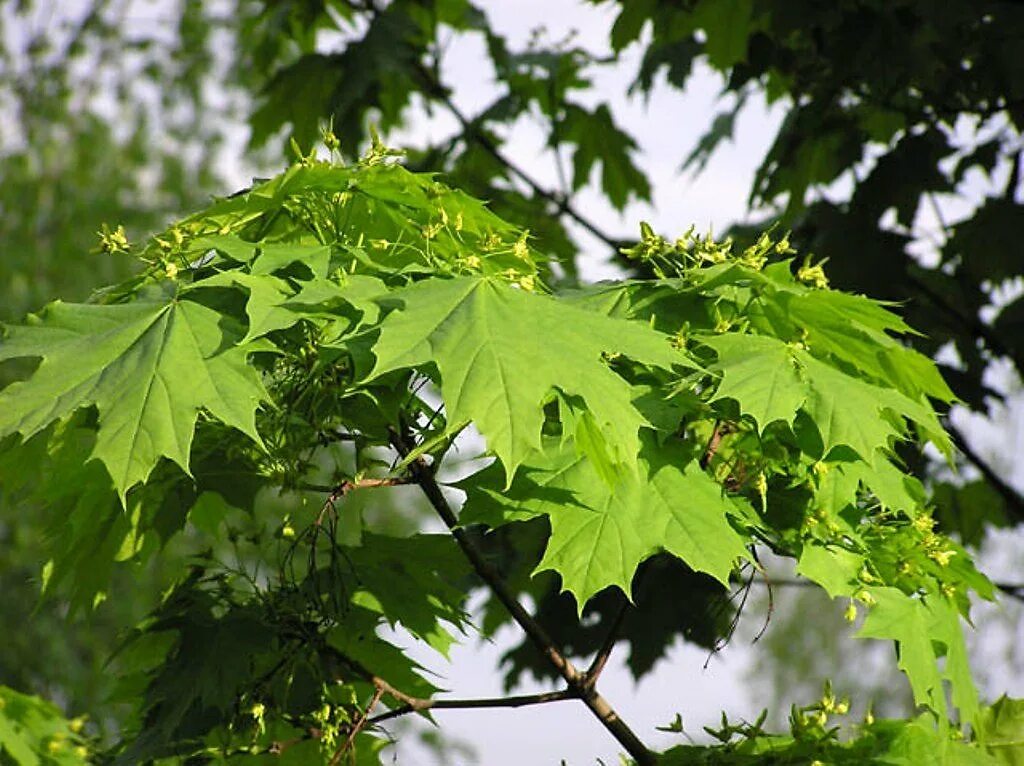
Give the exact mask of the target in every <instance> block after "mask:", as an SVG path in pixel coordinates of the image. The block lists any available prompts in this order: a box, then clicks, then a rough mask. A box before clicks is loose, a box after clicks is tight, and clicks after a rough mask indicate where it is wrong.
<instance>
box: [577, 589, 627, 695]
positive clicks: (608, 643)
mask: <svg viewBox="0 0 1024 766" xmlns="http://www.w3.org/2000/svg"><path fill="white" fill-rule="evenodd" d="M630 606H631V604H630V603H629V599H628V598H626V597H625V596H623V600H622V606H621V607H620V608H619V611H618V614H616V615H615V619H614V620H612V624H611V626H610V627H609V628H608V634H607V635H606V636H605V637H604V641H603V642H602V644H601V647H600V648H599V649H598V650H597V654H595V655H594V659H593V660H592V661H591V663H590V667H589V668H587V671H586V672H585V673H584V674H583V676H584V678H583V683H584V685H585V686H586V687H587V688H588V689H593V688H594V686H595V685H596V684H597V679H598V678H599V677H600V675H601V672H602V671H603V670H604V666H605V665H607V664H608V658H609V657H610V656H611V654H612V649H614V648H615V642H616V641H618V640H619V631H620V630H621V629H622V622H623V621H624V620H625V619H626V614H627V613H628V612H629V608H630Z"/></svg>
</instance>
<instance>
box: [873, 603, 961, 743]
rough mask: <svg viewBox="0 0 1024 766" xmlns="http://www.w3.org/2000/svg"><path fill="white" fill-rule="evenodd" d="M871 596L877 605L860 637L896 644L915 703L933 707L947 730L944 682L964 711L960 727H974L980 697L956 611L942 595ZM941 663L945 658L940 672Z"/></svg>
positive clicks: (954, 703) (959, 707)
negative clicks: (962, 725)
mask: <svg viewBox="0 0 1024 766" xmlns="http://www.w3.org/2000/svg"><path fill="white" fill-rule="evenodd" d="M868 591H869V592H870V594H871V596H872V598H873V599H874V601H875V602H876V603H875V604H874V605H873V606H872V607H871V608H870V610H869V611H868V616H867V619H866V620H865V621H864V625H863V626H862V627H861V630H860V633H858V634H857V635H858V637H860V638H888V639H893V640H894V641H896V642H897V644H898V646H899V667H900V669H901V670H902V671H903V672H904V673H906V674H907V679H908V680H909V681H910V687H911V689H912V690H913V692H914V702H915V703H917V704H919V705H921V704H926V705H928V706H929V707H931V709H932V710H933V711H935V712H936V713H937V714H938V715H939V721H940V723H941V724H943V725H944V724H945V722H946V720H947V716H946V692H945V690H944V689H943V686H942V681H943V679H945V680H947V681H949V683H950V687H951V692H952V693H951V700H952V702H953V705H954V706H955V707H956V708H958V709H959V711H960V720H961V722H962V723H968V722H971V721H972V720H973V719H974V717H975V716H976V715H977V714H978V712H979V705H978V692H977V689H975V687H974V682H973V680H972V679H971V672H970V667H969V663H968V659H967V648H966V645H965V643H964V636H963V630H962V629H961V626H960V615H959V614H958V613H957V610H956V608H955V607H954V606H953V605H952V604H950V603H949V602H948V601H946V600H945V599H944V598H942V597H941V596H939V595H938V594H935V595H933V596H930V597H927V598H924V599H917V598H911V597H910V596H907V595H906V594H904V593H903V592H902V591H899V590H897V589H896V588H888V587H873V588H869V589H868ZM940 657H945V658H946V659H945V663H944V667H943V668H942V669H941V670H940V668H939V664H938V663H939V658H940Z"/></svg>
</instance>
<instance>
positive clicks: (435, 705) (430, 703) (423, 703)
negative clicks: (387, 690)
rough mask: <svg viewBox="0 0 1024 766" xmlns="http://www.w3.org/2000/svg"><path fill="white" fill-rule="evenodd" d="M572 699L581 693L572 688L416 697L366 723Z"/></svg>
mask: <svg viewBox="0 0 1024 766" xmlns="http://www.w3.org/2000/svg"><path fill="white" fill-rule="evenodd" d="M410 699H412V698H410ZM570 699H579V695H578V694H576V693H575V692H574V691H572V690H570V689H562V690H561V691H554V692H541V693H539V694H521V695H518V696H512V697H481V698H477V699H453V700H435V699H422V700H420V699H416V700H414V701H412V702H407V703H405V704H404V705H402V706H401V707H397V708H395V709H394V710H389V711H388V712H386V713H381V714H380V715H375V716H373V717H372V718H370V719H368V720H367V721H366V723H367V725H370V726H375V725H377V724H379V723H383V722H384V721H389V720H391V719H392V718H398V717H399V716H403V715H409V714H410V713H422V712H424V711H427V710H473V709H476V710H479V709H481V708H509V707H526V706H527V705H544V704H547V703H549V702H561V701H562V700H570Z"/></svg>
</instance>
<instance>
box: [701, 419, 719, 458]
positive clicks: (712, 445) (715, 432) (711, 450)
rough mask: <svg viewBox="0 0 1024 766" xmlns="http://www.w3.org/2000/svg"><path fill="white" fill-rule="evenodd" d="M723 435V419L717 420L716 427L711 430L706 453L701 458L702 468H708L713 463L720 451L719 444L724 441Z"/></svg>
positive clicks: (705, 449)
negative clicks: (712, 460)
mask: <svg viewBox="0 0 1024 766" xmlns="http://www.w3.org/2000/svg"><path fill="white" fill-rule="evenodd" d="M722 436H724V429H723V428H722V421H721V420H716V421H715V427H714V428H713V429H712V430H711V438H709V439H708V446H707V447H705V448H704V454H703V456H702V457H701V459H700V467H701V470H707V467H708V466H709V465H710V464H711V459H712V458H713V457H714V456H715V453H716V452H717V451H718V445H719V444H721V443H722Z"/></svg>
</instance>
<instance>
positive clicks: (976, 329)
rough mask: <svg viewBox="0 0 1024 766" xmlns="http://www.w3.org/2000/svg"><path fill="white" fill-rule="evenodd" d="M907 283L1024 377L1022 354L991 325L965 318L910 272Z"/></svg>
mask: <svg viewBox="0 0 1024 766" xmlns="http://www.w3.org/2000/svg"><path fill="white" fill-rule="evenodd" d="M907 281H908V282H909V283H910V284H911V285H912V286H913V287H914V288H915V289H917V290H919V291H920V292H921V294H922V295H923V296H924V297H925V298H927V299H928V300H929V301H930V302H931V303H932V305H934V306H935V307H936V308H938V309H939V310H940V311H942V312H943V313H945V314H946V315H947V316H948V317H949V318H950V319H952V320H953V321H954V322H956V323H957V324H959V325H960V327H961V328H963V329H964V330H966V331H967V332H968V333H969V334H970V335H973V336H975V337H977V338H981V339H982V340H984V341H985V344H986V345H987V346H988V348H989V350H990V351H992V353H994V354H996V355H997V356H1005V357H1006V358H1007V359H1009V360H1010V361H1011V362H1013V365H1014V367H1016V368H1017V370H1018V371H1019V372H1020V373H1021V374H1022V375H1024V357H1021V355H1020V354H1017V353H1014V351H1013V350H1012V349H1010V347H1009V346H1007V345H1006V343H1004V342H1003V340H1002V338H1000V337H999V334H998V333H996V332H995V331H993V329H992V327H991V326H990V325H987V324H985V323H984V322H982V321H981V319H980V318H979V317H976V316H965V315H964V314H963V313H962V312H960V311H959V310H958V309H957V308H956V307H955V306H953V305H951V304H950V303H949V302H948V301H947V300H946V299H945V298H943V297H942V296H941V295H939V294H938V293H937V292H935V291H934V290H932V288H931V287H929V286H928V285H927V284H926V283H925V282H924V281H923V280H921V279H918V278H917V277H915V276H914V275H913V274H911V273H910V272H908V273H907Z"/></svg>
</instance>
